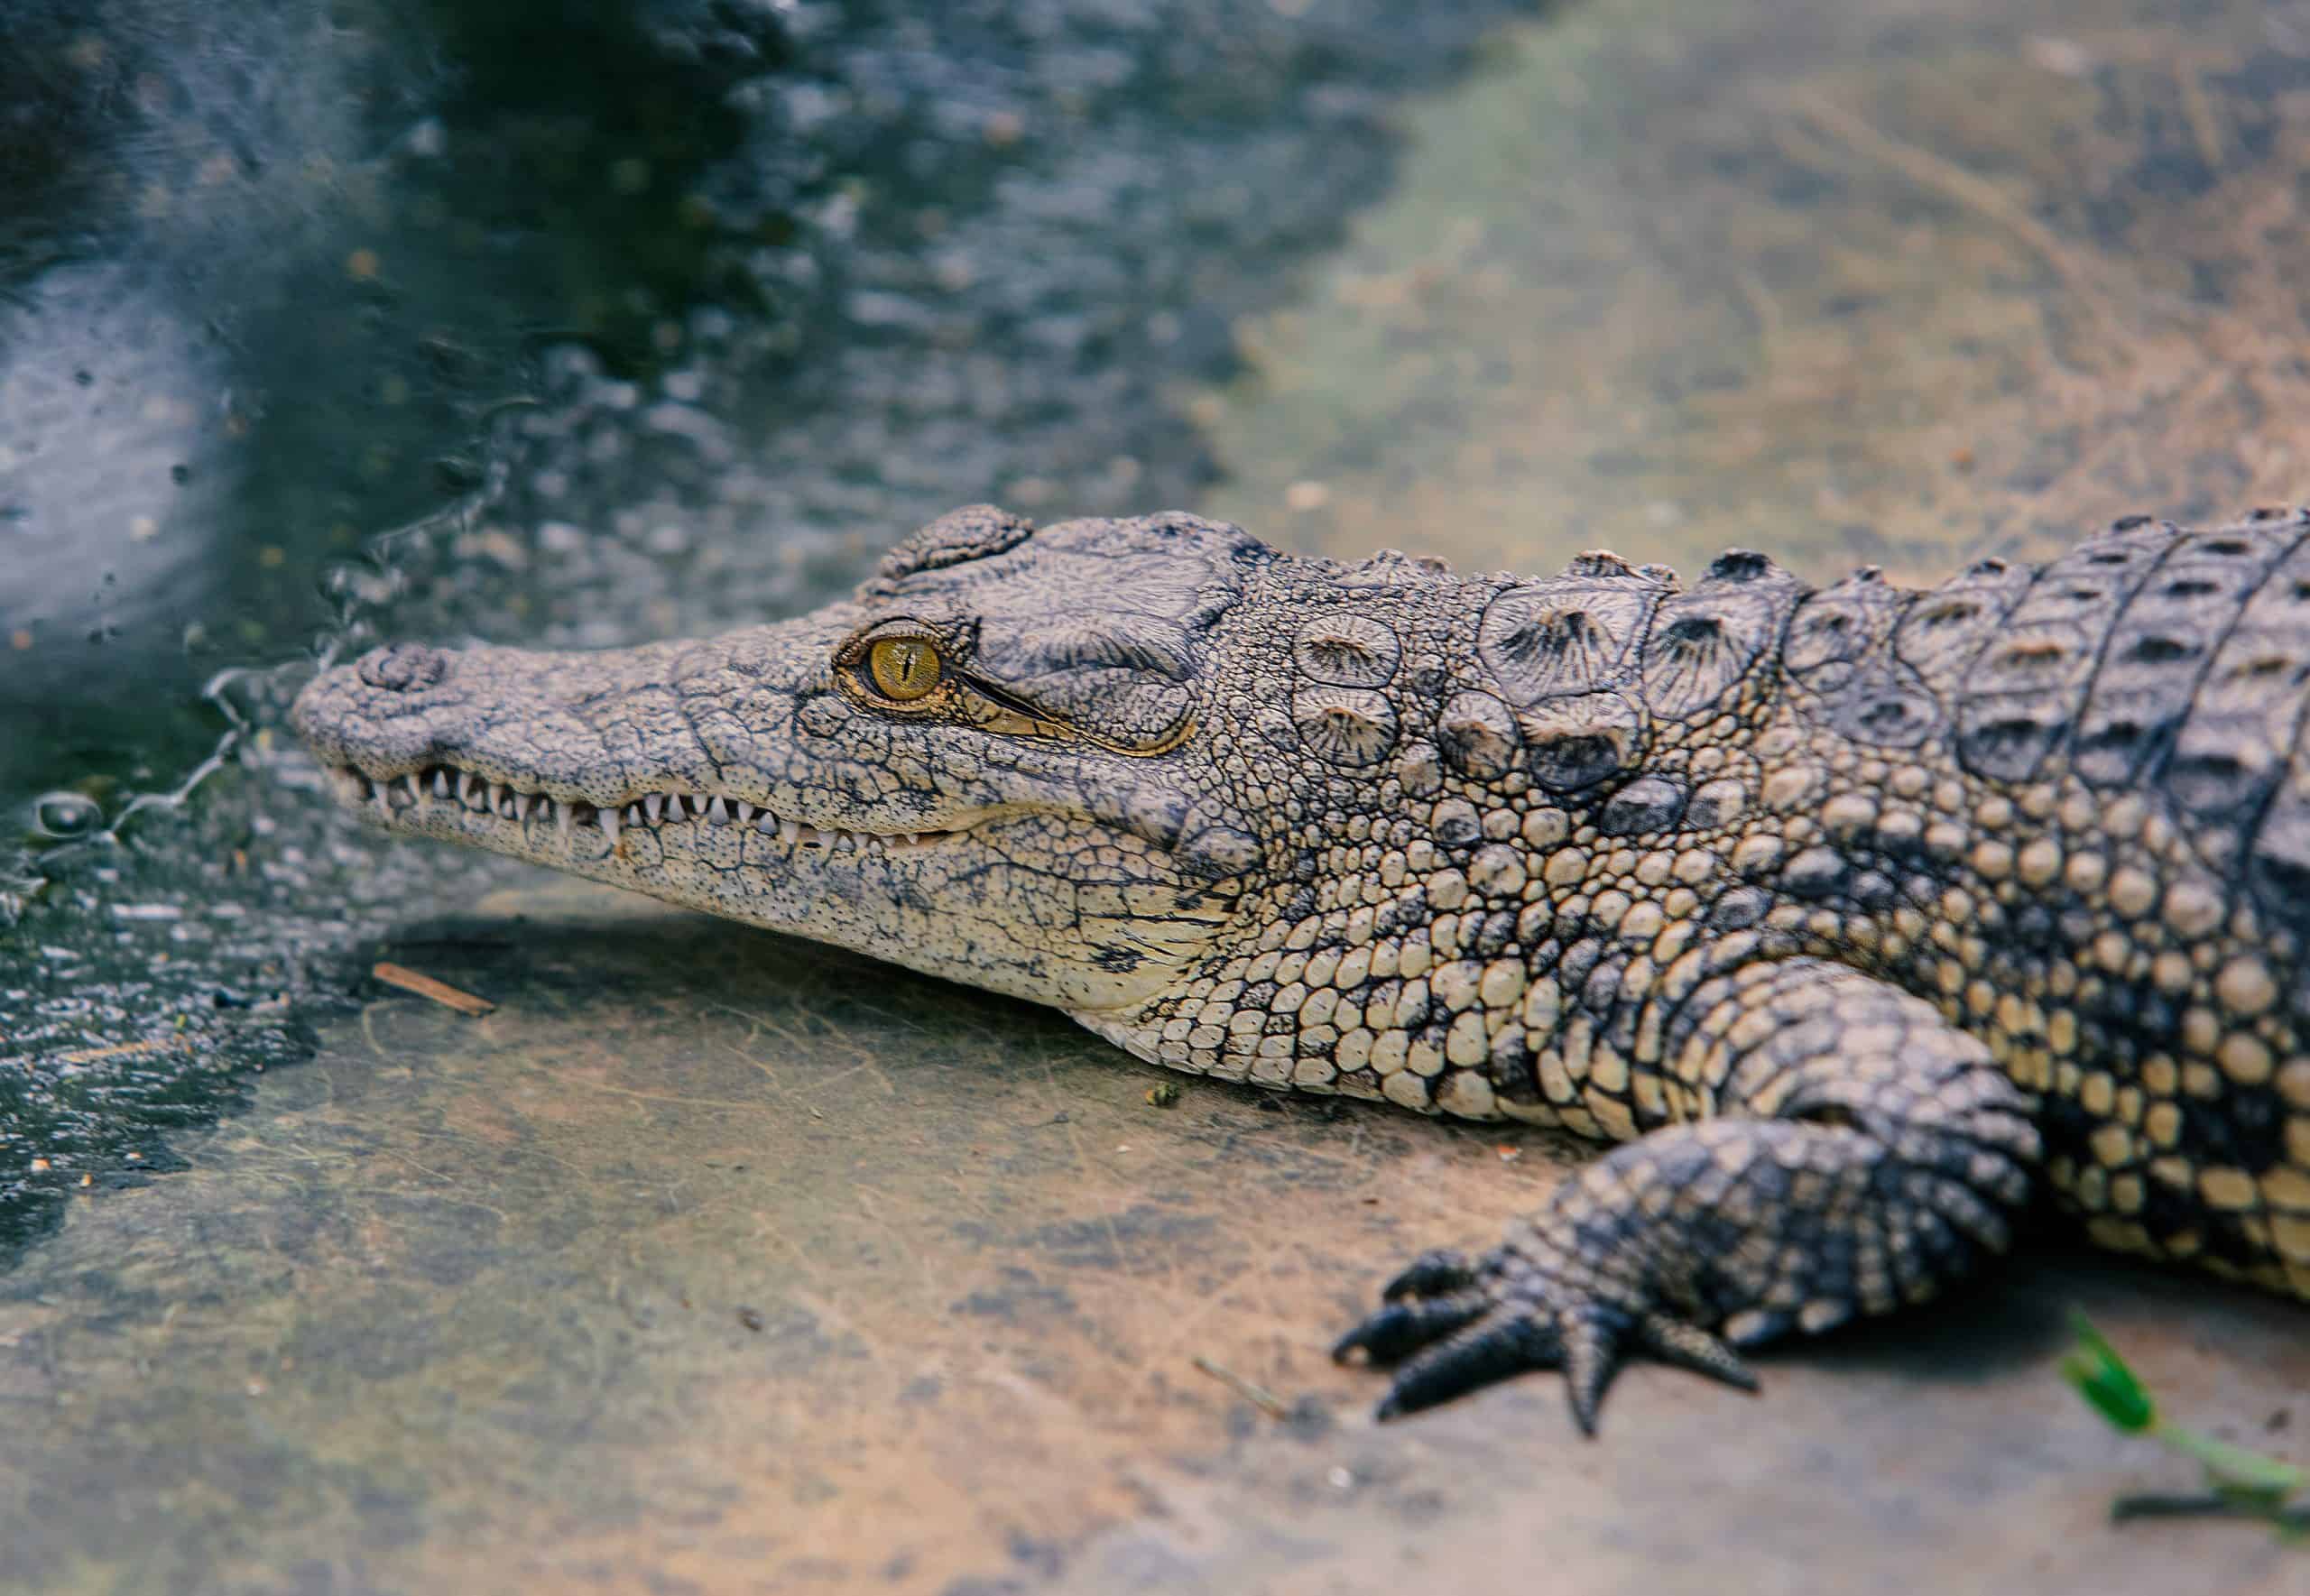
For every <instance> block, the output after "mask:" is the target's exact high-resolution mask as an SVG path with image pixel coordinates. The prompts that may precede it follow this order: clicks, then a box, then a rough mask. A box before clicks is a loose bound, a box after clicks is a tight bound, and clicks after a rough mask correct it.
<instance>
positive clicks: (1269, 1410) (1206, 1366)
mask: <svg viewBox="0 0 2310 1596" xmlns="http://www.w3.org/2000/svg"><path fill="white" fill-rule="evenodd" d="M1194 1361H1195V1366H1196V1367H1197V1369H1199V1370H1202V1371H1203V1372H1204V1373H1206V1374H1207V1375H1209V1376H1210V1377H1211V1378H1212V1379H1215V1380H1217V1381H1218V1382H1219V1383H1220V1384H1221V1385H1223V1386H1225V1387H1226V1388H1228V1389H1229V1390H1231V1391H1233V1392H1234V1393H1235V1395H1237V1396H1238V1397H1241V1398H1243V1400H1244V1401H1246V1402H1248V1403H1250V1404H1251V1405H1252V1407H1256V1408H1258V1409H1259V1410H1260V1411H1261V1412H1262V1413H1264V1414H1266V1415H1267V1416H1269V1417H1271V1418H1289V1417H1290V1416H1291V1409H1290V1408H1289V1407H1285V1406H1284V1403H1283V1398H1280V1397H1279V1396H1277V1395H1276V1394H1275V1393H1274V1392H1273V1391H1271V1390H1269V1389H1268V1388H1266V1387H1264V1386H1255V1385H1253V1384H1252V1382H1251V1381H1249V1380H1247V1379H1244V1378H1243V1376H1242V1375H1240V1374H1237V1373H1236V1372H1235V1371H1234V1370H1232V1369H1230V1368H1228V1367H1227V1366H1226V1365H1224V1364H1223V1363H1215V1362H1213V1361H1211V1360H1210V1359H1209V1358H1206V1357H1205V1356H1204V1355H1203V1354H1202V1353H1201V1352H1197V1354H1196V1355H1195V1360H1194Z"/></svg>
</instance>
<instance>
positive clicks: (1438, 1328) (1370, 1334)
mask: <svg viewBox="0 0 2310 1596" xmlns="http://www.w3.org/2000/svg"><path fill="white" fill-rule="evenodd" d="M1491 1306H1492V1299H1491V1298H1490V1297H1488V1296H1485V1295H1484V1294H1483V1293H1482V1292H1479V1291H1463V1292H1460V1293H1458V1294H1456V1295H1455V1296H1431V1297H1425V1298H1415V1299H1411V1300H1409V1301H1404V1302H1392V1303H1390V1304H1389V1305H1387V1306H1386V1307H1383V1308H1381V1310H1380V1311H1379V1312H1378V1313H1376V1314H1373V1315H1372V1316H1371V1317H1370V1318H1368V1319H1366V1320H1364V1321H1363V1324H1358V1325H1357V1326H1356V1327H1355V1328H1354V1329H1353V1330H1351V1331H1349V1332H1348V1333H1346V1334H1345V1335H1343V1336H1341V1337H1340V1338H1339V1340H1338V1341H1337V1342H1335V1343H1334V1344H1333V1346H1332V1360H1333V1361H1335V1362H1341V1363H1344V1362H1345V1361H1348V1360H1349V1359H1350V1358H1352V1357H1354V1355H1355V1354H1356V1353H1358V1352H1361V1353H1363V1357H1364V1360H1365V1361H1367V1362H1372V1363H1393V1362H1396V1361H1399V1360H1400V1359H1402V1358H1403V1357H1405V1356H1406V1355H1407V1354H1409V1353H1411V1352H1418V1350H1419V1349H1420V1348H1422V1347H1424V1346H1426V1345H1428V1342H1433V1341H1436V1340H1438V1339H1439V1338H1441V1337H1444V1336H1446V1335H1450V1334H1451V1333H1453V1332H1455V1331H1456V1330H1459V1329H1460V1328H1462V1327H1463V1326H1464V1325H1465V1324H1469V1323H1470V1322H1471V1321H1473V1320H1474V1319H1476V1318H1478V1317H1480V1316H1482V1315H1483V1313H1484V1311H1485V1310H1486V1309H1488V1308H1490V1307H1491Z"/></svg>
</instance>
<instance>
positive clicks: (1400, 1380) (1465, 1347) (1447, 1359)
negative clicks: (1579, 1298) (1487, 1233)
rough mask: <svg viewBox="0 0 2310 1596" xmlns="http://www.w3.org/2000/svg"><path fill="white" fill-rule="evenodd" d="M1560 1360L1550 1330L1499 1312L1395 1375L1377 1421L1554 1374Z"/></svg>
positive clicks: (1506, 1310)
mask: <svg viewBox="0 0 2310 1596" xmlns="http://www.w3.org/2000/svg"><path fill="white" fill-rule="evenodd" d="M1562 1356H1563V1345H1562V1342H1561V1341H1560V1339H1559V1338H1558V1336H1557V1333H1556V1326H1555V1325H1554V1324H1549V1323H1548V1322H1546V1321H1543V1320H1538V1319H1535V1318H1533V1317H1531V1315H1530V1313H1529V1310H1528V1309H1525V1308H1521V1307H1507V1306H1503V1307H1497V1308H1494V1309H1492V1311H1491V1312H1489V1313H1487V1314H1486V1315H1484V1316H1483V1318H1481V1319H1478V1320H1477V1321H1476V1322H1475V1323H1474V1324H1471V1325H1469V1326H1468V1327H1467V1328H1466V1329H1465V1330H1462V1331H1460V1332H1459V1333H1456V1334H1455V1335H1453V1336H1451V1337H1450V1338H1448V1339H1447V1340H1445V1341H1442V1342H1437V1343H1436V1344H1435V1345H1434V1346H1431V1347H1429V1348H1428V1350H1427V1351H1426V1352H1421V1353H1420V1354H1419V1355H1418V1356H1417V1357H1415V1358H1413V1359H1412V1360H1411V1361H1409V1362H1408V1363H1406V1364H1404V1365H1403V1367H1402V1368H1401V1369H1400V1370H1397V1372H1396V1378H1395V1380H1394V1382H1393V1383H1392V1384H1391V1385H1390V1386H1389V1388H1388V1394H1387V1396H1386V1397H1385V1398H1383V1399H1382V1400H1381V1403H1380V1406H1379V1408H1378V1411H1377V1414H1376V1416H1377V1417H1379V1418H1381V1419H1391V1418H1396V1417H1400V1416H1402V1415H1404V1414H1407V1413H1418V1411H1419V1410H1420V1409H1421V1408H1423V1407H1435V1406H1436V1405H1437V1403H1439V1402H1448V1401H1450V1400H1451V1399H1452V1398H1455V1397H1457V1396H1459V1395H1460V1394H1461V1393H1463V1392H1465V1391H1471V1390H1474V1389H1475V1388H1477V1387H1478V1386H1488V1385H1490V1384H1492V1382H1493V1381H1494V1380H1500V1379H1507V1378H1508V1377H1509V1376H1510V1375H1511V1374H1521V1373H1523V1372H1525V1371H1526V1370H1532V1369H1552V1368H1554V1367H1555V1366H1556V1365H1557V1363H1558V1362H1559V1361H1561V1359H1562Z"/></svg>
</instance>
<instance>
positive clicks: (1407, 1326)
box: [1332, 1248, 1757, 1435]
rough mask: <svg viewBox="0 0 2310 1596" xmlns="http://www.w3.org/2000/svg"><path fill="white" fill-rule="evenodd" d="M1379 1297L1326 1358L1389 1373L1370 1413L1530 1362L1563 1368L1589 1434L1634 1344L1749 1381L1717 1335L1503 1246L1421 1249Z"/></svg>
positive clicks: (1453, 1392) (1385, 1415) (1440, 1394)
mask: <svg viewBox="0 0 2310 1596" xmlns="http://www.w3.org/2000/svg"><path fill="white" fill-rule="evenodd" d="M1381 1298H1382V1299H1383V1301H1384V1302H1385V1304H1386V1305H1385V1306H1383V1307H1381V1309H1380V1311H1379V1312H1377V1313H1375V1314H1373V1315H1372V1316H1371V1317H1370V1318H1368V1319H1366V1320H1364V1321H1363V1324H1358V1325H1357V1326H1356V1327H1355V1328H1354V1329H1353V1330H1351V1331H1349V1332H1348V1333H1346V1334H1345V1335H1344V1336H1342V1337H1340V1339H1339V1342H1338V1344H1337V1345H1335V1346H1334V1347H1333V1348H1332V1356H1333V1357H1334V1358H1335V1360H1337V1361H1340V1362H1343V1363H1344V1362H1348V1361H1353V1360H1354V1359H1356V1358H1357V1356H1358V1355H1359V1354H1361V1356H1362V1358H1363V1360H1364V1361H1369V1362H1372V1363H1374V1364H1379V1365H1384V1366H1391V1367H1393V1369H1394V1370H1395V1379H1394V1380H1393V1381H1392V1382H1391V1384H1390V1386H1389V1388H1388V1394H1387V1396H1386V1397H1385V1398H1382V1399H1381V1403H1380V1407H1379V1409H1378V1412H1377V1414H1376V1416H1377V1417H1379V1418H1381V1419H1390V1418H1394V1417H1396V1416H1399V1415H1401V1414H1407V1413H1417V1412H1418V1411H1419V1410H1420V1409H1421V1408H1423V1407H1435V1406H1436V1405H1437V1403H1439V1402H1448V1401H1450V1400H1451V1399H1452V1398H1455V1397H1457V1396H1459V1395H1461V1394H1462V1393H1464V1392H1466V1391H1471V1390H1474V1389H1475V1388H1477V1387H1479V1386H1487V1385H1490V1384H1491V1383H1492V1381H1494V1380H1499V1379H1507V1378H1508V1377H1509V1376H1511V1375H1515V1374H1521V1373H1523V1372H1525V1371H1526V1370H1534V1369H1560V1370H1563V1371H1564V1376H1565V1385H1566V1392H1567V1394H1568V1395H1569V1396H1570V1398H1571V1399H1572V1418H1573V1422H1574V1423H1575V1424H1576V1425H1579V1426H1580V1430H1581V1433H1582V1434H1583V1435H1594V1434H1595V1433H1596V1410H1597V1408H1598V1407H1599V1406H1600V1405H1601V1404H1602V1403H1603V1399H1604V1391H1605V1388H1607V1387H1608V1386H1610V1385H1611V1384H1612V1377H1613V1376H1614V1375H1615V1374H1617V1373H1619V1372H1620V1370H1621V1367H1622V1364H1623V1363H1624V1362H1625V1361H1627V1359H1628V1357H1629V1355H1630V1353H1631V1352H1647V1353H1649V1354H1650V1355H1651V1356H1653V1357H1655V1358H1658V1359H1659V1360H1660V1361H1663V1362H1666V1363H1673V1364H1676V1365H1677V1366H1679V1367H1681V1368H1685V1369H1690V1370H1696V1372H1698V1373H1701V1374H1705V1375H1710V1376H1713V1377H1714V1378H1715V1379H1721V1380H1723V1381H1724V1382H1725V1383H1726V1384H1728V1385H1733V1386H1738V1387H1740V1388H1742V1390H1744V1391H1753V1390H1755V1389H1756V1388H1757V1377H1756V1376H1755V1375H1754V1374H1752V1373H1751V1372H1750V1371H1749V1367H1748V1365H1747V1364H1745V1363H1743V1362H1742V1361H1741V1359H1740V1357H1739V1356H1738V1355H1737V1354H1736V1353H1735V1352H1733V1349H1732V1348H1731V1347H1730V1346H1729V1345H1727V1344H1726V1343H1725V1342H1723V1340H1722V1339H1720V1338H1719V1337H1718V1336H1716V1335H1715V1334H1714V1333H1711V1332H1710V1331H1708V1330H1705V1329H1704V1328H1702V1327H1701V1326H1700V1325H1698V1324H1692V1323H1689V1322H1688V1321H1686V1320H1683V1319H1679V1318H1677V1317H1676V1316H1674V1315H1671V1314H1668V1313H1665V1312H1662V1311H1659V1310H1658V1309H1655V1308H1631V1307H1628V1306H1624V1305H1616V1304H1610V1303H1606V1302H1603V1301H1601V1300H1599V1299H1598V1298H1597V1297H1596V1296H1594V1293H1593V1292H1591V1291H1589V1290H1587V1289H1585V1288H1584V1287H1577V1286H1574V1285H1571V1284H1567V1283H1566V1281H1564V1280H1562V1279H1559V1278H1552V1277H1551V1276H1550V1275H1549V1274H1548V1273H1546V1272H1544V1271H1543V1270H1541V1269H1540V1268H1538V1267H1536V1266H1535V1265H1534V1264H1533V1263H1532V1262H1531V1261H1529V1259H1524V1258H1521V1257H1520V1256H1518V1255H1517V1254H1515V1253H1513V1252H1511V1251H1510V1250H1507V1249H1505V1248H1503V1249H1501V1250H1496V1251H1494V1252H1492V1253H1491V1254H1489V1255H1488V1256H1486V1257H1485V1258H1483V1259H1469V1258H1468V1257H1466V1256H1465V1254H1462V1253H1457V1252H1428V1253H1423V1254H1421V1255H1420V1256H1419V1257H1418V1259H1414V1260H1413V1261H1412V1263H1411V1266H1410V1267H1409V1268H1407V1269H1405V1270H1404V1271H1403V1272H1402V1273H1401V1274H1400V1275H1398V1276H1397V1277H1396V1278H1394V1279H1392V1280H1391V1281H1389V1282H1388V1284H1387V1286H1386V1287H1384V1288H1383V1289H1382V1290H1381Z"/></svg>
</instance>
